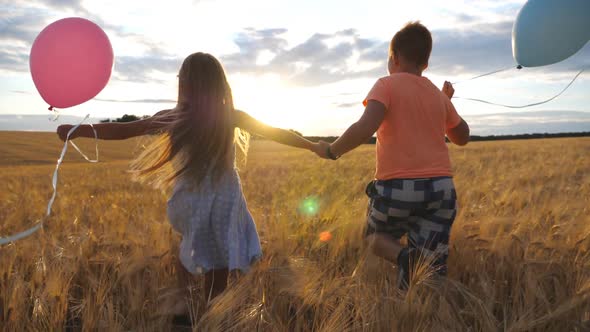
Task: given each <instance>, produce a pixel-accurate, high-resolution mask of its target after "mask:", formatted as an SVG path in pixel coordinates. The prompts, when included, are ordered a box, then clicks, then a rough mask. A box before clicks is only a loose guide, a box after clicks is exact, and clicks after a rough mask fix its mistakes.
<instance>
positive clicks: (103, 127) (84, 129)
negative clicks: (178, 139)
mask: <svg viewBox="0 0 590 332" xmlns="http://www.w3.org/2000/svg"><path fill="white" fill-rule="evenodd" d="M169 112H170V110H164V111H160V112H158V113H156V114H155V115H154V116H152V117H149V118H147V119H142V120H137V121H131V122H122V123H119V122H107V123H97V124H94V125H92V127H94V129H95V130H96V134H97V136H98V138H99V139H105V140H123V139H127V138H131V137H136V136H142V135H147V134H150V133H155V132H158V131H160V130H161V129H163V127H164V126H165V123H166V121H163V120H164V119H165V118H166V115H167V114H168V113H169ZM72 127H73V126H72V125H61V126H59V127H58V128H57V134H58V136H59V138H60V139H61V140H62V141H65V140H66V136H67V134H68V131H70V129H71V128H72ZM92 127H90V125H81V126H80V127H78V129H76V131H75V132H73V133H72V135H71V136H70V139H74V138H77V137H88V138H94V131H93V130H92Z"/></svg>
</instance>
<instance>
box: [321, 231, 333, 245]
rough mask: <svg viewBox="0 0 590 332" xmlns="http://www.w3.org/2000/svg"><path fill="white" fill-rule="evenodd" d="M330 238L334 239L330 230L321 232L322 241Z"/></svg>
mask: <svg viewBox="0 0 590 332" xmlns="http://www.w3.org/2000/svg"><path fill="white" fill-rule="evenodd" d="M330 240H332V233H330V232H328V231H326V232H321V233H320V241H321V242H328V241H330Z"/></svg>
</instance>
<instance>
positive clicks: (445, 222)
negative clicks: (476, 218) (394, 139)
mask: <svg viewBox="0 0 590 332" xmlns="http://www.w3.org/2000/svg"><path fill="white" fill-rule="evenodd" d="M425 187H426V188H425V189H426V196H427V197H429V199H428V200H427V202H426V206H425V208H424V210H423V211H422V212H420V216H419V217H417V220H416V222H415V225H416V227H415V228H414V229H413V230H412V231H410V232H409V233H408V242H409V243H408V244H409V248H408V258H409V263H408V271H411V270H412V268H413V266H412V265H413V264H415V263H416V262H418V261H422V262H424V263H427V264H428V265H429V266H430V267H431V268H433V269H434V270H435V272H436V273H437V274H438V275H443V276H444V275H446V274H447V265H446V263H447V258H448V255H449V238H450V234H451V227H452V225H453V222H454V220H455V217H456V215H457V204H456V201H457V195H456V192H455V187H454V185H453V181H452V179H451V178H439V179H432V180H431V181H430V182H429V183H428V184H427V185H426V186H425ZM400 257H401V255H400Z"/></svg>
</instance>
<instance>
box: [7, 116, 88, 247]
mask: <svg viewBox="0 0 590 332" xmlns="http://www.w3.org/2000/svg"><path fill="white" fill-rule="evenodd" d="M89 117H90V114H87V115H86V117H84V119H82V121H80V123H78V124H77V125H75V126H74V127H72V128H71V129H70V130H69V131H68V134H67V135H66V141H65V142H64V146H63V148H62V149H61V153H60V155H59V158H58V159H57V163H56V165H55V171H53V178H52V180H51V186H52V187H53V194H52V195H51V198H50V199H49V202H48V203H47V210H46V212H45V216H43V218H41V220H40V221H39V222H38V223H37V224H36V225H35V226H33V227H31V228H29V229H27V230H25V231H22V232H19V233H16V234H14V235H11V236H8V237H3V238H0V245H4V244H8V243H12V242H16V241H18V240H20V239H24V238H26V237H27V236H30V235H32V234H34V233H35V232H37V231H38V230H39V229H41V228H42V227H43V224H44V223H45V221H46V220H47V219H48V218H49V216H50V215H51V208H52V207H53V203H54V202H55V198H56V197H57V178H58V173H59V167H60V166H61V164H62V162H63V160H64V157H65V155H66V152H67V151H68V142H69V143H70V144H71V145H72V146H73V147H74V149H76V151H78V152H79V153H80V154H81V155H82V157H84V159H86V160H87V161H88V162H91V163H96V162H98V134H97V133H96V129H95V128H94V126H92V124H91V123H89V125H90V128H92V131H93V132H94V143H95V151H96V159H90V158H88V156H86V155H85V154H84V153H83V152H82V151H81V150H80V148H78V146H77V145H76V144H75V143H74V142H72V141H70V136H71V135H72V134H73V133H74V132H75V131H76V130H77V129H78V128H79V127H80V126H81V125H82V124H83V123H84V122H85V121H86V120H88V118H89Z"/></svg>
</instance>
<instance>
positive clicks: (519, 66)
mask: <svg viewBox="0 0 590 332" xmlns="http://www.w3.org/2000/svg"><path fill="white" fill-rule="evenodd" d="M514 68H516V69H519V70H520V69H522V66H521V65H518V66H516V67H514V66H510V67H506V68H501V69H496V70H493V71H491V72H489V73H485V74H481V75H477V76H474V77H471V78H468V79H466V80H462V81H457V82H451V84H453V85H456V84H461V83H465V82H469V81H473V80H476V79H478V78H482V77H486V76H490V75H494V74H497V73H501V72H504V71H507V70H510V69H514Z"/></svg>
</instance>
